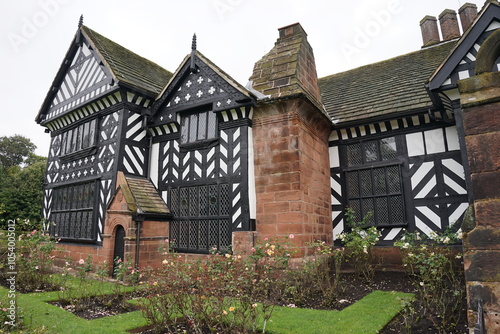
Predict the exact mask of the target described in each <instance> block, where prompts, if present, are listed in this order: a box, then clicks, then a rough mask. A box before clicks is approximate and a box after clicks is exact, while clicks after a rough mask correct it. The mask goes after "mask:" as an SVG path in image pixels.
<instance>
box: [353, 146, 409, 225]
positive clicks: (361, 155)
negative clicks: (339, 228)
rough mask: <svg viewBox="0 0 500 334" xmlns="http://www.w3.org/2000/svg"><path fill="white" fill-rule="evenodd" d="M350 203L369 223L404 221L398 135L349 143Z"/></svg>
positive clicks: (398, 223) (358, 216) (399, 222)
mask: <svg viewBox="0 0 500 334" xmlns="http://www.w3.org/2000/svg"><path fill="white" fill-rule="evenodd" d="M345 152H346V164H347V166H346V167H345V180H346V188H347V189H346V190H347V206H348V207H350V208H351V209H352V210H353V211H354V215H355V219H356V220H357V221H361V220H362V219H363V217H365V216H366V215H368V214H371V215H370V220H369V224H371V225H376V226H390V225H402V224H405V207H404V197H403V183H402V175H401V168H402V165H401V162H400V161H399V160H398V146H397V143H396V137H388V138H383V139H376V140H370V141H365V142H361V143H354V144H350V145H348V146H347V147H346V150H345Z"/></svg>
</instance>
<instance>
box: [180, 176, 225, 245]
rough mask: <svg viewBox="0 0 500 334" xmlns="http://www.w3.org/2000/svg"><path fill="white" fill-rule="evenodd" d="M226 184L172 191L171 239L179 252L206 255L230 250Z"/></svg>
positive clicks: (182, 188)
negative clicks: (173, 218) (216, 251)
mask: <svg viewBox="0 0 500 334" xmlns="http://www.w3.org/2000/svg"><path fill="white" fill-rule="evenodd" d="M229 189H230V188H229V184H211V185H200V186H189V187H179V188H174V189H172V190H171V192H170V193H171V203H170V207H171V210H172V212H173V213H174V215H175V216H176V220H175V221H172V222H171V223H170V226H171V228H170V240H175V241H174V244H173V246H174V248H175V249H177V250H179V251H188V252H189V251H191V252H208V251H209V250H210V249H211V248H213V247H215V248H217V249H218V250H219V251H225V250H228V249H229V246H230V243H231V238H230V237H231V229H230V224H229V221H230V220H229V209H230V200H229Z"/></svg>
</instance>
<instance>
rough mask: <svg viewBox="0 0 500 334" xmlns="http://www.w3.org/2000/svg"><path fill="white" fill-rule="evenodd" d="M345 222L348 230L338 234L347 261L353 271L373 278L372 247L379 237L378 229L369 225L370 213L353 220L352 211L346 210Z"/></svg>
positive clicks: (369, 278)
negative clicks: (360, 219)
mask: <svg viewBox="0 0 500 334" xmlns="http://www.w3.org/2000/svg"><path fill="white" fill-rule="evenodd" d="M345 216H346V223H347V226H349V227H350V230H349V231H346V232H343V233H340V234H339V239H340V240H341V241H342V243H343V245H344V246H345V249H346V251H347V261H349V262H350V263H352V265H353V267H354V270H355V272H356V273H357V274H358V275H360V276H361V277H362V278H364V279H365V280H367V281H371V280H373V276H374V275H375V269H376V263H375V259H374V256H373V247H374V246H375V245H376V244H377V242H378V241H379V238H380V235H381V233H380V231H379V230H377V228H376V227H375V226H369V225H368V221H369V220H370V216H371V214H368V215H366V216H365V217H364V218H363V220H362V221H360V222H357V221H355V219H354V217H355V214H354V211H352V210H351V209H349V208H348V209H347V210H346V214H345Z"/></svg>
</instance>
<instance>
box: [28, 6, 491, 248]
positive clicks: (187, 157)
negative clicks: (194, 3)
mask: <svg viewBox="0 0 500 334" xmlns="http://www.w3.org/2000/svg"><path fill="white" fill-rule="evenodd" d="M498 28H500V6H498V5H494V4H491V5H488V7H487V8H486V10H484V11H483V12H482V13H481V15H480V17H478V19H477V20H476V22H475V23H474V25H473V26H472V27H471V29H470V30H468V31H467V32H466V34H464V35H463V36H462V38H460V39H459V40H458V41H452V42H448V43H455V42H456V45H455V46H453V45H452V44H448V46H449V47H450V49H449V50H451V52H450V53H449V54H448V56H447V57H446V58H445V59H444V62H442V63H441V65H440V66H438V67H436V68H435V69H434V68H433V69H432V71H434V72H433V73H434V74H433V75H432V76H431V77H430V79H429V80H428V82H427V83H426V84H425V86H424V82H422V84H421V88H422V90H423V91H424V93H425V98H426V99H428V100H429V105H430V106H429V107H425V108H424V107H421V106H419V107H412V106H407V105H406V104H404V103H402V105H403V106H404V108H406V109H405V110H397V111H394V112H388V113H386V114H377V115H375V116H371V115H370V112H372V111H371V110H375V109H376V108H373V109H372V107H373V106H371V105H369V106H364V105H363V106H361V107H359V108H358V105H357V104H355V107H356V108H355V109H356V111H355V112H360V113H359V117H358V114H357V115H355V116H356V117H354V116H352V115H351V116H352V117H351V118H346V119H348V120H347V121H346V122H340V123H336V122H332V133H331V136H330V139H329V153H330V156H329V158H330V166H329V167H330V182H331V211H332V231H333V236H334V239H336V238H337V236H338V235H339V234H340V233H342V232H344V231H346V229H347V226H346V221H345V212H346V208H347V207H351V208H353V209H355V211H357V216H356V217H357V218H359V219H361V218H362V217H363V216H364V215H365V214H367V213H368V212H371V213H372V214H373V215H372V217H371V218H370V222H371V223H372V224H374V225H376V226H378V227H379V229H380V231H381V232H382V236H381V239H380V245H391V244H392V243H393V242H394V240H397V239H398V238H400V237H401V235H402V233H403V232H404V231H405V230H408V231H410V232H413V231H419V232H421V233H423V234H426V235H430V234H431V233H432V232H434V231H443V230H445V229H447V228H448V227H451V226H453V229H454V230H458V229H459V228H460V223H461V219H462V217H463V214H464V212H465V211H466V208H467V207H468V205H469V203H470V201H471V191H470V180H469V179H468V177H467V176H466V175H468V174H469V172H468V166H467V156H466V152H465V149H464V147H465V139H464V133H463V129H462V128H461V117H462V112H461V108H460V101H459V98H460V96H459V93H458V86H457V85H458V84H457V83H458V81H459V80H461V79H465V78H468V77H471V76H473V75H474V74H475V73H474V71H475V60H476V55H477V52H478V50H479V48H480V47H481V45H482V43H483V42H484V41H485V39H486V38H487V37H488V36H489V35H490V34H491V33H492V32H493V31H495V30H497V29H498ZM443 45H444V44H441V46H443ZM111 47H115V45H114V44H112V42H110V41H109V40H107V39H105V38H104V37H102V36H100V35H98V34H97V33H95V32H92V31H91V30H90V29H88V28H86V27H85V26H82V27H79V30H78V32H77V35H76V36H75V39H74V41H73V43H72V45H71V46H70V48H69V51H68V53H67V54H66V57H65V60H64V61H63V63H62V65H61V68H60V70H59V72H58V73H57V75H56V78H55V79H54V82H53V85H52V87H51V88H50V90H49V92H48V94H47V97H46V99H45V101H44V103H43V105H42V108H41V110H40V112H39V114H38V116H37V119H36V121H37V122H38V123H39V124H41V125H42V126H44V127H46V128H47V130H48V131H49V132H50V135H51V146H50V151H49V156H48V164H47V171H46V178H45V186H44V201H43V217H44V218H45V219H47V220H49V221H51V222H53V223H54V224H55V225H53V226H52V227H51V233H52V234H54V235H57V237H59V238H61V239H63V240H64V241H68V242H75V243H93V244H97V245H99V244H100V243H101V242H102V233H103V231H104V224H105V219H106V210H107V207H108V204H109V202H110V200H111V199H112V197H113V195H114V193H115V187H116V177H117V173H118V172H123V173H124V174H126V175H131V176H134V177H140V178H145V179H149V180H150V181H151V182H152V183H153V184H154V186H155V187H156V189H157V191H158V193H159V195H160V196H161V197H162V198H163V200H164V201H165V203H166V204H167V206H168V207H169V209H170V210H171V212H172V213H173V220H172V221H171V222H170V223H169V233H170V236H169V238H170V240H171V242H173V244H172V245H173V247H174V248H175V249H176V250H178V251H181V252H197V253H207V252H209V251H210V250H211V249H212V248H213V247H215V248H217V249H218V250H227V249H228V248H229V247H230V246H231V233H232V232H234V231H252V230H254V229H255V226H254V225H255V224H258V222H255V219H256V203H255V202H256V198H255V197H256V196H255V180H254V165H253V161H254V158H253V138H252V136H253V133H252V117H253V110H254V108H255V107H256V105H257V97H256V96H255V95H254V93H253V92H252V91H249V90H247V89H245V88H244V87H242V86H240V85H239V84H238V83H237V82H235V81H234V80H233V79H232V78H231V77H229V76H228V75H227V74H225V73H224V72H223V71H222V70H220V69H219V68H218V67H217V66H215V65H214V64H213V63H212V62H211V61H210V60H209V59H207V58H206V57H205V56H203V55H202V54H201V53H200V52H198V51H196V49H195V45H194V43H193V50H192V52H191V54H190V55H188V56H186V58H185V59H184V60H183V61H182V62H181V64H180V66H179V67H178V69H177V71H176V72H175V73H174V74H173V75H172V74H171V73H169V72H168V71H165V70H163V69H161V70H158V72H157V73H160V75H155V76H151V77H146V76H147V75H151V74H146V73H144V74H143V75H144V78H142V79H141V78H139V79H138V77H140V75H139V76H138V75H137V73H139V72H137V68H142V67H141V66H142V64H143V63H142V62H146V61H147V60H144V59H142V58H141V59H138V58H137V59H135V61H138V62H139V66H138V67H137V68H134V69H133V70H130V73H131V76H130V77H129V78H126V77H124V75H123V73H124V72H125V73H126V72H127V70H128V69H127V68H119V69H117V66H127V64H125V63H126V62H124V63H123V64H125V65H123V64H121V63H120V64H121V65H117V64H119V62H116V63H115V62H114V61H113V60H114V58H113V56H114V55H113V54H112V49H109V48H111ZM429 48H432V46H431V47H429ZM108 51H109V52H108ZM120 52H130V51H128V50H126V51H124V50H123V49H120ZM128 55H129V56H130V54H128ZM406 56H407V57H410V56H408V55H406ZM444 56H445V55H443V58H444ZM134 57H137V56H136V55H135V54H134ZM134 57H132V58H134ZM405 59H406V58H405ZM440 59H442V58H440ZM496 64H497V65H495V69H494V70H498V67H499V65H498V64H500V61H498V60H497V62H496ZM147 66H150V68H155V67H154V66H157V65H156V64H154V66H153V65H151V63H147ZM368 66H370V65H368ZM431 73H432V72H431ZM427 78H428V77H427ZM379 88H380V87H378V88H377V89H379ZM398 88H399V87H398ZM380 89H382V88H380ZM419 92H420V91H419ZM389 93H390V92H389ZM322 94H324V92H322ZM420 96H421V95H419V98H420ZM322 99H323V102H324V103H325V104H326V102H325V101H326V100H327V99H330V100H332V99H334V98H333V97H332V96H322ZM351 100H352V97H351ZM351 100H349V103H350V101H351ZM360 100H362V99H361V98H360ZM354 102H357V101H354ZM354 102H353V103H354ZM368 102H370V101H368ZM397 102H400V101H397ZM403 102H406V101H403ZM363 108H364V109H365V110H370V112H366V113H363V112H364V110H361V109H363ZM360 110H361V111H360ZM327 112H330V111H329V110H327ZM334 113H335V111H332V114H334ZM332 119H333V117H332Z"/></svg>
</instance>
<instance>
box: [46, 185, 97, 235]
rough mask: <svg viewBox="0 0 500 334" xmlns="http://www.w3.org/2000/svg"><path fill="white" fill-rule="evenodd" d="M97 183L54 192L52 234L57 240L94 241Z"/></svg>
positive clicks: (68, 187)
mask: <svg viewBox="0 0 500 334" xmlns="http://www.w3.org/2000/svg"><path fill="white" fill-rule="evenodd" d="M96 186H97V185H96V182H95V181H92V182H86V183H80V184H74V185H69V186H64V187H59V188H55V189H54V190H53V201H54V202H53V206H52V208H53V209H52V213H51V216H50V221H51V223H53V224H52V226H51V230H50V232H51V234H52V235H53V236H55V237H57V238H61V239H70V240H85V241H92V240H94V239H95V238H94V236H95V222H94V203H95V198H96Z"/></svg>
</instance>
